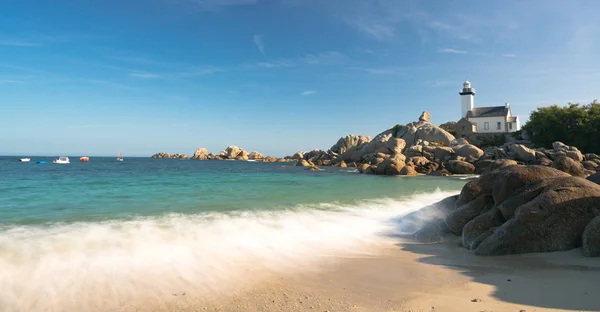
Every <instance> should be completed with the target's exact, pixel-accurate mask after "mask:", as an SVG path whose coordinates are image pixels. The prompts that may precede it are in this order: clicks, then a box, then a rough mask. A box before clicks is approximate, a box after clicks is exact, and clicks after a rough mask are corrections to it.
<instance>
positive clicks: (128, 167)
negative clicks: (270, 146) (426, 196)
mask: <svg viewBox="0 0 600 312" xmlns="http://www.w3.org/2000/svg"><path fill="white" fill-rule="evenodd" d="M42 159H43V160H46V161H47V162H48V164H45V165H40V164H35V163H34V162H35V161H38V160H42ZM51 162H52V158H39V159H35V158H34V159H32V162H31V163H19V162H17V161H16V159H15V158H0V177H2V179H1V180H0V193H1V194H2V196H1V197H0V223H3V224H40V223H47V222H76V221H90V222H93V221H100V220H110V219H127V218H132V217H137V216H157V215H163V214H166V213H184V214H201V213H206V212H228V211H240V210H249V211H257V210H281V209H290V208H294V207H298V206H303V205H304V206H306V205H309V206H310V205H313V206H314V205H318V204H322V203H333V204H340V205H350V204H355V203H357V202H358V201H361V200H365V199H382V198H390V199H398V200H400V199H402V198H406V197H407V196H412V195H414V194H415V193H431V192H434V191H435V190H436V189H437V188H439V189H442V190H459V189H460V187H461V186H462V185H463V184H464V180H460V179H459V178H432V177H418V178H406V177H375V176H367V175H360V174H357V173H356V170H355V169H351V168H349V169H338V168H333V167H328V168H325V169H326V171H325V172H308V171H306V170H303V169H304V168H302V167H296V166H294V165H293V163H284V164H281V163H260V162H234V161H188V160H170V159H169V160H167V159H160V160H157V159H146V158H128V159H127V161H125V162H117V161H115V159H114V158H92V160H91V161H90V162H88V163H82V162H79V161H78V157H71V164H69V165H56V164H52V163H51Z"/></svg>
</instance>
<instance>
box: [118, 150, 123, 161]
mask: <svg viewBox="0 0 600 312" xmlns="http://www.w3.org/2000/svg"><path fill="white" fill-rule="evenodd" d="M117 161H123V150H121V152H120V153H119V157H117Z"/></svg>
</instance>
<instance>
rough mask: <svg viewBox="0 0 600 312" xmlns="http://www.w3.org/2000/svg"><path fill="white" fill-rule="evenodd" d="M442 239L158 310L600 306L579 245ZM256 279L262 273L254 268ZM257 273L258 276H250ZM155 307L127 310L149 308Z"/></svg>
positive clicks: (460, 311) (593, 267)
mask: <svg viewBox="0 0 600 312" xmlns="http://www.w3.org/2000/svg"><path fill="white" fill-rule="evenodd" d="M457 244H458V241H454V240H450V241H446V242H445V243H440V244H417V243H398V244H394V245H391V246H382V247H381V248H382V249H381V250H380V254H379V255H376V256H364V257H353V258H339V257H335V258H331V259H325V261H324V262H323V265H322V266H320V267H319V268H318V269H317V268H315V270H314V271H309V272H307V271H304V272H303V273H297V274H293V275H288V276H280V275H270V276H268V277H267V276H261V277H260V278H257V279H256V281H255V283H248V284H247V285H245V286H243V287H240V288H238V289H232V290H231V291H230V292H228V293H222V294H216V295H215V296H211V297H210V299H207V297H202V298H200V297H197V296H194V295H193V294H184V293H179V294H177V293H174V294H171V298H169V299H168V300H166V301H164V302H163V303H162V304H160V305H154V306H153V308H151V309H152V310H155V311H163V310H168V311H330V312H332V311H411V312H417V311H444V312H446V311H448V312H454V311H456V312H465V311H474V312H480V311H486V312H491V311H517V312H520V311H527V312H532V311H598V310H600V299H599V298H600V290H598V288H597V287H596V285H597V281H598V280H600V262H598V260H597V259H594V258H584V257H582V256H581V254H580V251H579V250H572V251H569V252H560V253H544V254H527V255H517V256H504V257H476V256H475V255H473V254H472V253H470V252H468V251H466V250H463V249H461V248H457V247H456V245H457ZM256 273H257V274H256V275H255V276H260V274H258V273H259V272H256ZM250 275H253V274H250ZM148 309H150V307H149V306H145V307H132V306H130V307H127V308H126V309H125V310H127V311H148Z"/></svg>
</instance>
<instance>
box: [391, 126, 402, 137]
mask: <svg viewBox="0 0 600 312" xmlns="http://www.w3.org/2000/svg"><path fill="white" fill-rule="evenodd" d="M400 127H401V126H400V125H395V126H393V127H392V137H394V138H396V137H398V131H400Z"/></svg>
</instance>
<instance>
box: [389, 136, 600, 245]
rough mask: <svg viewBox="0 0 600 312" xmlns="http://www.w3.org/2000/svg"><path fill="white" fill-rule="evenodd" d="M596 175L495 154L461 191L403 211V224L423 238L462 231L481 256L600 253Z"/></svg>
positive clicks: (428, 239) (434, 238) (599, 188)
mask: <svg viewBox="0 0 600 312" xmlns="http://www.w3.org/2000/svg"><path fill="white" fill-rule="evenodd" d="M555 147H556V146H555ZM555 149H556V148H555ZM567 150H570V149H567ZM560 157H565V156H557V158H558V159H561V160H564V159H565V158H560ZM567 159H571V158H570V157H569V158H567ZM554 162H555V163H556V161H554ZM569 162H570V161H569ZM573 162H574V163H577V162H575V160H573ZM595 179H596V181H597V179H598V174H594V175H592V176H590V177H588V179H584V178H582V177H581V176H580V175H579V174H576V173H571V172H569V170H559V169H556V168H553V167H549V166H541V165H519V164H517V162H516V161H514V160H508V159H503V160H495V161H492V162H490V163H489V165H488V166H487V168H486V169H485V170H484V171H483V172H482V174H481V175H480V176H479V178H477V179H474V180H471V181H470V182H468V183H467V184H466V185H465V186H464V187H463V189H462V191H461V193H460V195H457V196H452V197H448V198H446V199H444V200H442V201H441V202H438V203H436V204H434V205H431V206H428V207H425V208H423V209H421V210H419V211H417V212H414V213H411V214H409V215H407V216H405V217H403V218H402V219H401V220H400V222H399V226H400V229H402V230H403V231H406V232H414V237H415V239H417V240H419V241H423V242H435V241H440V240H443V238H444V237H446V236H448V235H457V236H460V237H461V245H462V246H463V247H464V248H467V249H469V250H473V251H474V252H475V254H477V255H481V256H492V255H507V254H520V253H533V252H551V251H565V250H570V249H574V248H578V247H582V250H583V253H584V254H585V255H586V256H600V185H598V184H597V183H594V182H593V181H594V180H595Z"/></svg>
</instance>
